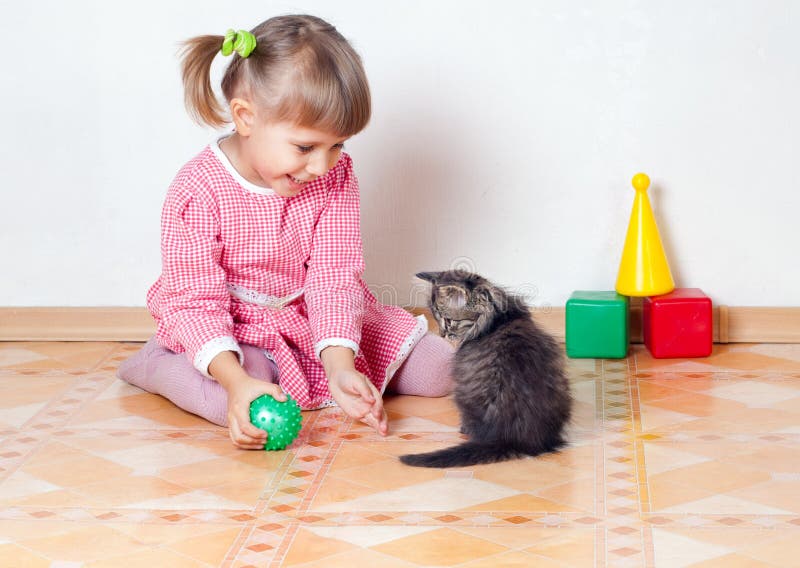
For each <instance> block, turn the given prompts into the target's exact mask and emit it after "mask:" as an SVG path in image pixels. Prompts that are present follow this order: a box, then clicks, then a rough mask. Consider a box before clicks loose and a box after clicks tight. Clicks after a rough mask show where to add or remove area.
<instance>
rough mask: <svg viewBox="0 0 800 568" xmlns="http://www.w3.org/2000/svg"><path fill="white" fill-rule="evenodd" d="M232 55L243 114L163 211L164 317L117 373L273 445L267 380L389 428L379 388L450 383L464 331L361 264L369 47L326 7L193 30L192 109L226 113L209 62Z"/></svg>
mask: <svg viewBox="0 0 800 568" xmlns="http://www.w3.org/2000/svg"><path fill="white" fill-rule="evenodd" d="M220 51H221V52H222V54H223V55H231V54H232V55H233V60H232V61H231V63H230V65H229V66H228V68H227V70H226V72H225V74H224V77H223V79H222V93H223V94H224V96H225V99H226V102H227V109H226V110H227V111H228V112H229V115H230V118H231V119H232V122H233V124H234V130H233V132H229V133H226V134H225V135H223V136H222V137H220V138H219V139H217V140H216V141H215V142H213V143H212V144H211V145H210V146H209V147H207V148H205V149H204V150H203V151H202V152H201V153H200V154H199V155H198V156H196V157H195V158H194V159H193V160H191V161H190V162H189V163H188V164H186V165H185V166H184V167H183V169H181V170H180V172H178V175H177V176H176V177H175V179H174V181H173V182H172V185H171V186H170V187H169V190H168V192H167V196H166V200H165V203H164V208H163V211H162V217H161V220H162V222H161V225H162V239H161V255H162V273H161V277H160V278H159V279H158V281H157V282H156V283H155V284H154V285H153V286H152V288H151V289H150V290H149V292H148V294H147V306H148V308H149V310H150V312H151V313H152V314H153V317H154V318H155V320H156V322H157V324H158V327H157V332H156V335H155V337H154V338H153V339H151V340H150V341H149V342H148V343H147V344H146V345H145V346H144V347H143V348H142V350H141V351H139V352H138V353H137V354H136V355H134V356H133V357H131V358H130V359H129V360H127V361H125V362H124V363H123V364H122V365H121V366H120V370H119V377H120V378H121V379H123V380H125V381H128V382H129V383H131V384H133V385H136V386H138V387H140V388H143V389H144V390H147V391H149V392H153V393H158V394H161V395H162V396H164V397H166V398H168V399H169V400H171V401H172V402H173V403H175V404H176V405H177V406H179V407H181V408H183V409H184V410H187V411H189V412H192V413H194V414H197V415H199V416H202V417H203V418H205V419H207V420H209V421H211V422H213V423H215V424H219V425H222V426H228V429H229V434H230V437H231V440H232V441H233V443H234V444H235V445H236V446H238V447H240V448H246V449H260V448H263V446H264V444H265V442H266V433H265V432H264V431H263V430H260V429H258V428H256V427H255V426H253V425H252V424H251V423H250V420H249V405H250V402H251V401H252V400H254V399H255V398H257V397H258V396H260V395H262V394H269V395H271V396H273V397H275V398H276V399H277V400H281V401H282V400H286V395H285V394H284V393H289V394H290V395H291V396H292V397H293V398H294V399H295V400H296V401H297V402H298V404H300V406H301V407H302V408H304V409H315V408H322V407H325V406H330V405H333V404H338V405H339V407H341V409H342V410H343V411H344V412H345V413H346V414H347V415H349V416H351V417H353V418H357V419H361V420H363V421H365V422H366V423H367V424H369V425H370V426H371V427H373V428H375V430H376V431H377V432H378V433H380V434H381V435H386V433H387V429H388V426H387V417H386V413H385V411H384V409H383V403H382V400H381V393H382V392H383V391H384V389H385V388H386V386H387V383H388V382H389V380H390V379H392V390H394V391H395V392H397V393H400V394H412V395H420V396H443V395H445V394H447V393H448V392H450V390H451V389H452V382H451V379H450V375H449V365H450V360H451V357H452V348H451V347H450V345H449V344H448V343H447V342H446V341H445V340H444V339H442V338H440V337H438V336H434V335H431V334H426V330H427V326H426V324H425V321H424V318H423V319H419V320H417V319H415V318H414V317H412V316H411V315H410V314H408V313H407V312H406V311H404V310H403V309H400V308H397V307H391V306H384V305H381V304H379V303H378V302H377V301H376V299H375V298H374V296H373V295H372V294H371V293H370V292H369V291H368V290H367V287H366V285H365V284H364V282H363V280H362V273H363V271H364V260H363V256H362V246H361V234H360V227H359V193H358V183H357V181H356V178H355V175H354V174H353V164H352V160H351V159H350V157H349V156H348V155H347V154H345V153H343V152H342V148H343V145H344V142H345V141H346V140H347V139H348V138H350V137H351V136H353V135H354V134H356V133H358V132H360V131H361V130H362V129H363V128H364V127H365V126H366V124H367V122H368V120H369V117H370V94H369V87H368V84H367V80H366V76H365V74H364V69H363V67H362V64H361V59H360V58H359V56H358V55H357V54H356V53H355V51H354V50H353V48H352V47H351V46H350V45H349V44H348V42H347V41H346V40H345V39H344V38H343V37H342V36H341V35H340V34H339V33H338V32H337V30H336V29H335V28H334V27H333V26H331V25H330V24H328V23H327V22H325V21H323V20H320V19H319V18H315V17H311V16H282V17H277V18H272V19H270V20H267V21H266V22H263V23H262V24H260V25H258V26H257V27H256V28H255V29H253V30H252V32H245V31H239V32H234V31H233V30H229V31H228V33H227V34H226V35H225V36H214V35H206V36H200V37H196V38H193V39H191V40H189V41H187V42H186V44H185V50H184V52H183V66H182V70H183V82H184V88H185V99H186V105H187V108H188V110H189V112H190V113H191V114H192V115H193V117H194V118H195V119H196V120H198V121H199V122H201V123H205V124H208V125H211V126H222V125H224V124H226V122H227V120H226V116H225V115H224V114H223V109H222V108H221V105H220V103H219V101H218V100H217V99H216V98H215V96H214V94H213V90H212V88H211V84H210V80H209V75H210V67H211V62H212V61H213V59H214V57H215V56H216V54H217V53H218V52H220Z"/></svg>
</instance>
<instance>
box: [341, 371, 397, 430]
mask: <svg viewBox="0 0 800 568" xmlns="http://www.w3.org/2000/svg"><path fill="white" fill-rule="evenodd" d="M328 386H329V388H330V391H331V395H333V399H334V400H335V401H336V403H337V404H338V405H339V407H340V408H341V409H342V410H343V411H344V413H345V414H347V415H348V416H351V417H352V418H357V419H358V420H361V421H362V422H365V423H366V424H367V425H368V426H370V427H371V428H374V429H375V431H376V432H377V433H378V434H380V435H381V436H386V434H387V433H388V432H389V421H388V418H387V417H386V411H385V410H384V409H383V400H382V399H381V393H379V392H378V389H376V388H375V385H373V384H372V383H371V382H370V381H369V379H367V377H365V376H364V375H362V374H361V373H359V372H358V371H356V370H355V369H341V370H337V371H334V372H333V373H331V375H330V376H329V377H328Z"/></svg>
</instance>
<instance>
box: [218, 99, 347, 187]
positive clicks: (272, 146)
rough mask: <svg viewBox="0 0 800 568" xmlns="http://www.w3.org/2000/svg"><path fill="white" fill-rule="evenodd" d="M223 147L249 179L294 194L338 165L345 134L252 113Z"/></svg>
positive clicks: (235, 165) (238, 124) (224, 141)
mask: <svg viewBox="0 0 800 568" xmlns="http://www.w3.org/2000/svg"><path fill="white" fill-rule="evenodd" d="M246 118H247V119H248V120H245V121H243V123H242V124H240V123H238V122H237V128H236V133H235V134H234V135H233V136H231V137H229V138H227V139H225V140H223V141H222V143H221V144H220V148H222V151H223V152H225V154H226V155H227V156H228V159H229V160H230V161H231V163H232V164H233V166H234V167H235V168H236V170H237V171H238V172H239V173H240V174H241V175H242V177H244V178H245V179H246V180H247V181H249V182H251V183H254V184H255V185H258V186H261V187H265V188H269V189H271V190H272V191H274V192H275V193H276V194H277V195H280V196H281V197H294V196H295V195H297V194H299V193H300V192H301V191H303V189H305V188H306V187H307V186H308V184H309V183H311V182H312V181H314V180H315V179H317V178H318V177H320V176H323V175H325V173H326V172H327V171H328V170H330V169H331V168H332V167H333V166H335V165H336V162H338V161H339V157H340V156H341V154H342V148H343V147H344V142H345V140H346V138H342V137H340V136H337V135H336V134H331V133H329V132H323V131H321V130H316V129H314V128H307V127H304V126H297V125H295V124H292V123H290V122H271V121H269V120H266V119H264V118H261V117H259V115H258V114H256V113H252V114H249V115H248V116H247V117H246Z"/></svg>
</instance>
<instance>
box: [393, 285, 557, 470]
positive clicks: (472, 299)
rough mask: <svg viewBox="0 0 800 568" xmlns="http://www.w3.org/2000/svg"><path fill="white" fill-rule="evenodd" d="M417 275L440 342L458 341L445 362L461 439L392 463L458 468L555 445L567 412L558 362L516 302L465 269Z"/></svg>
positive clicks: (554, 346) (542, 334)
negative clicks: (449, 365)
mask: <svg viewBox="0 0 800 568" xmlns="http://www.w3.org/2000/svg"><path fill="white" fill-rule="evenodd" d="M417 277H419V278H422V279H423V280H427V281H429V282H431V284H432V289H431V296H430V308H431V311H432V312H433V315H434V317H435V318H436V321H437V322H438V323H439V327H440V331H441V334H442V336H444V337H445V338H448V339H451V340H456V341H458V342H460V346H459V348H458V350H457V351H456V353H455V356H454V358H453V378H454V380H455V383H456V386H455V391H454V399H455V403H456V405H457V406H458V409H459V411H460V413H461V432H462V433H463V434H466V435H467V436H469V441H467V442H464V443H462V444H461V445H458V446H454V447H451V448H446V449H443V450H439V451H436V452H430V453H426V454H416V455H405V456H401V457H400V461H402V462H403V463H404V464H406V465H414V466H421V467H463V466H469V465H474V464H479V463H493V462H499V461H505V460H508V459H512V458H520V457H524V456H535V455H538V454H541V453H544V452H550V451H554V450H556V449H558V448H559V447H561V446H562V445H563V444H564V443H565V442H564V438H563V437H562V436H563V430H564V426H565V425H566V423H567V422H568V421H569V418H570V412H571V409H572V396H571V394H570V387H569V382H568V380H567V377H566V375H565V373H564V367H563V357H562V355H561V351H560V349H559V348H558V345H557V344H556V342H555V340H554V339H553V338H552V337H551V336H550V335H548V334H547V333H546V332H544V331H543V330H541V329H540V328H539V327H538V326H537V325H536V324H535V323H534V321H533V320H532V319H531V316H530V312H529V310H528V308H527V307H526V306H525V304H524V302H523V301H522V300H521V299H520V298H518V297H516V296H514V295H511V294H508V293H506V292H505V291H503V290H502V289H501V288H499V287H497V286H495V285H494V284H492V283H491V282H489V281H488V280H486V279H485V278H483V277H481V276H479V275H477V274H471V273H469V272H465V271H458V270H450V271H446V272H422V273H419V274H417Z"/></svg>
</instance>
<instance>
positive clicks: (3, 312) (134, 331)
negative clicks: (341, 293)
mask: <svg viewBox="0 0 800 568" xmlns="http://www.w3.org/2000/svg"><path fill="white" fill-rule="evenodd" d="M410 311H411V312H412V313H415V314H425V313H426V310H425V309H423V308H412V309H410ZM532 313H533V317H534V318H535V319H536V321H537V322H539V323H540V324H541V325H542V327H544V328H545V329H546V330H547V331H549V332H550V333H552V334H553V335H554V336H555V337H556V338H558V339H559V340H561V341H563V340H564V308H547V309H544V308H536V309H534V310H533V311H532ZM630 315H631V320H630V330H631V341H632V342H634V343H641V341H642V326H641V321H642V304H641V301H640V300H638V301H637V300H633V301H632V302H631V312H630ZM154 332H155V324H154V323H153V319H152V318H151V317H150V314H149V313H148V311H147V310H146V309H145V308H122V307H108V308H98V307H79V308H10V307H6V308H0V341H146V340H147V339H148V338H149V337H151V336H152V335H153V333H154ZM714 342H715V343H800V307H734V306H715V307H714Z"/></svg>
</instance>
